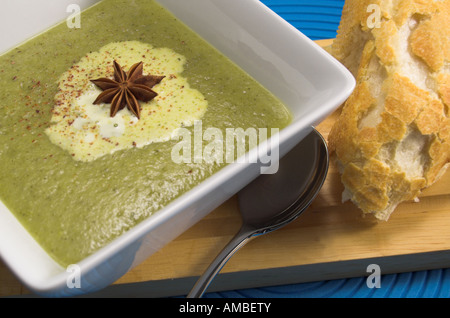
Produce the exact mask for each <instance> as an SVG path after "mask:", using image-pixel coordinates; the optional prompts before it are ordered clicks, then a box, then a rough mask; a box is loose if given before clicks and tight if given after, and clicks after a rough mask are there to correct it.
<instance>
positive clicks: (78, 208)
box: [0, 0, 291, 266]
mask: <svg viewBox="0 0 450 318" xmlns="http://www.w3.org/2000/svg"><path fill="white" fill-rule="evenodd" d="M133 41H135V42H136V43H137V42H139V43H140V44H142V45H149V46H151V47H153V48H155V49H164V50H166V49H167V50H170V52H175V53H176V54H175V55H174V56H177V58H180V59H181V58H182V59H183V65H182V66H183V69H182V72H181V75H182V76H183V78H184V79H185V80H186V83H187V84H188V85H189V87H190V89H192V90H195V92H197V93H198V94H200V95H198V96H202V98H204V100H205V101H206V102H207V107H206V106H205V105H204V106H205V107H204V108H202V111H200V112H199V113H198V114H197V115H196V116H197V117H195V118H197V119H201V123H202V129H203V131H205V130H206V129H207V128H208V127H214V128H217V129H220V130H221V131H223V132H225V131H226V129H227V128H243V129H244V130H245V129H247V128H256V129H259V128H279V129H282V128H283V127H285V126H287V125H288V124H289V123H290V122H291V114H290V113H289V111H288V110H287V109H286V108H285V107H284V106H283V104H282V103H281V102H280V101H279V100H277V99H276V98H275V97H274V96H273V95H271V94H270V93H269V92H268V91H267V90H266V89H264V88H263V87H262V86H261V85H260V84H259V83H257V82H256V81H255V80H254V79H252V78H251V77H250V76H249V75H247V74H246V73H245V72H243V71H242V70H241V69H240V68H238V67H237V66H236V65H234V64H233V63H232V62H231V61H229V60H228V59H227V58H226V57H224V56H223V55H222V54H220V53H219V52H218V51H217V50H215V49H214V48H212V47H211V46H210V45H209V44H207V43H206V42H204V41H203V40H202V39H201V38H200V37H198V36H197V35H196V34H195V33H194V32H192V31H191V30H190V29H189V28H187V27H186V26H185V25H184V24H183V23H181V22H180V21H179V20H177V19H176V18H175V17H174V16H173V15H171V14H170V13H169V12H167V11H166V10H165V9H164V8H162V7H161V6H160V5H159V4H157V3H155V2H154V1H149V0H134V1H129V0H104V1H102V2H100V3H99V4H97V5H95V6H93V7H92V8H90V9H88V10H86V11H84V12H82V13H81V28H69V27H68V25H67V24H66V23H65V22H64V23H61V24H60V25H58V26H56V27H54V28H52V29H50V30H49V31H46V32H45V33H43V34H41V35H39V36H38V37H35V38H33V39H32V40H30V41H28V42H26V43H25V44H23V45H21V46H19V47H17V48H15V49H13V50H11V51H9V52H7V53H6V54H4V55H3V56H1V57H0V83H1V89H0V162H1V169H0V199H1V200H2V202H3V203H4V204H5V205H6V206H7V207H8V208H9V209H10V210H11V211H12V212H13V213H14V214H15V216H16V217H17V218H18V219H19V221H20V222H21V223H22V224H23V225H24V226H25V227H26V228H27V229H28V231H29V232H30V233H31V235H33V237H34V238H35V239H36V240H37V241H38V242H39V243H40V244H41V246H42V247H43V248H44V249H45V250H46V251H47V252H48V253H49V254H50V255H51V256H52V257H53V258H54V259H55V260H56V261H57V262H58V263H60V264H61V265H63V266H66V265H68V264H71V263H76V262H78V261H80V260H81V259H83V258H85V257H86V256H88V255H90V254H91V253H93V252H94V251H96V250H97V249H99V248H101V247H103V246H104V245H105V244H107V243H108V242H110V241H111V240H113V239H114V238H116V237H118V236H119V235H121V234H123V233H124V232H126V231H127V230H129V229H130V228H132V227H133V226H135V225H136V224H138V223H139V222H141V221H142V220H144V219H146V218H148V217H149V216H151V215H152V214H153V213H154V212H156V211H158V210H159V209H161V208H162V207H164V206H166V205H167V204H168V203H169V202H171V201H172V200H174V199H175V198H177V197H179V196H180V195H181V194H183V193H185V192H186V191H188V190H190V189H192V188H193V187H194V186H195V185H197V184H198V183H200V182H201V181H203V180H205V179H206V178H208V177H209V176H211V174H213V173H215V172H217V171H218V170H219V169H221V168H222V167H223V166H224V165H225V164H226V162H225V161H224V162H223V163H220V162H206V161H202V162H195V161H192V162H191V163H179V162H175V161H174V160H173V156H172V151H173V149H174V147H175V146H176V145H177V144H178V143H179V142H180V141H179V140H177V139H176V138H174V139H168V138H163V139H161V140H152V141H151V142H146V143H142V145H140V146H134V147H123V148H121V149H116V151H109V152H108V153H102V155H99V156H96V157H95V158H94V159H93V160H81V159H80V158H82V156H80V157H79V158H78V157H75V156H74V153H73V151H71V150H70V149H69V148H68V147H62V146H61V144H58V141H57V139H58V138H56V139H55V138H52V134H50V133H49V129H51V127H53V125H55V121H54V120H55V118H54V116H55V109H57V108H55V107H56V102H55V100H57V98H58V96H59V95H58V94H59V93H60V92H61V87H60V84H61V83H60V80H61V78H62V76H63V74H66V72H67V71H68V70H70V69H71V67H73V66H74V65H76V64H77V63H80V61H82V60H83V58H86V56H88V55H89V54H92V53H93V52H98V51H100V50H101V49H102V48H104V47H107V46H108V45H110V44H111V43H119V42H127V43H130V42H133ZM115 58H119V57H117V56H112V57H111V61H110V63H112V62H113V59H115ZM136 62H139V61H136ZM130 66H131V65H126V66H125V65H123V67H124V70H125V71H127V70H128V68H129V67H130ZM164 75H166V78H167V75H168V74H164ZM162 83H163V82H161V85H162ZM155 91H158V89H157V86H155ZM160 96H161V95H160ZM200 99H201V98H200ZM188 100H189V99H188ZM98 107H109V105H99V106H98ZM144 107H146V106H143V108H144ZM185 107H186V109H188V110H190V111H189V112H192V108H190V107H192V105H191V104H190V103H187V104H186V105H185ZM124 111H126V110H124ZM158 118H159V120H161V117H158ZM173 118H179V117H176V116H174V117H173ZM172 120H173V119H169V121H172ZM180 123H181V121H180ZM180 123H178V124H180ZM183 125H185V123H183ZM185 126H186V125H185ZM77 127H78V128H80V127H81V128H82V125H78V126H77ZM183 127H184V126H183ZM171 129H173V127H172V128H171ZM186 129H189V130H190V131H193V129H194V128H193V125H192V121H191V122H190V123H189V124H188V125H187V126H186ZM145 133H149V132H148V131H145V130H144V131H143V134H145ZM53 137H54V135H53ZM91 137H92V136H91ZM89 138H90V137H89ZM55 140H56V141H55ZM207 145H208V143H206V142H205V143H204V144H203V146H204V147H206V146H207Z"/></svg>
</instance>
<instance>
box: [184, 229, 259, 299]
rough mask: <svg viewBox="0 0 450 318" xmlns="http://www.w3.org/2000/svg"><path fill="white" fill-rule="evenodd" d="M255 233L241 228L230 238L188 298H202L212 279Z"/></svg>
mask: <svg viewBox="0 0 450 318" xmlns="http://www.w3.org/2000/svg"><path fill="white" fill-rule="evenodd" d="M253 237H254V236H253V233H250V232H249V231H248V230H244V229H243V228H241V229H240V230H239V232H238V233H237V234H236V235H235V236H234V237H233V238H232V239H231V240H230V242H229V243H228V244H227V245H226V246H225V247H224V248H223V250H222V251H221V252H220V253H219V254H218V255H217V256H216V258H215V259H214V260H213V261H212V263H211V264H210V265H209V266H208V268H207V269H206V270H205V272H204V273H203V274H202V276H200V278H199V279H198V280H197V282H196V283H195V285H194V287H193V288H192V290H191V291H190V292H189V294H188V295H187V298H200V297H202V295H203V293H204V292H205V290H206V289H207V288H208V286H209V284H210V283H211V281H212V280H213V279H214V277H215V276H216V275H217V273H219V272H220V270H221V269H222V267H223V266H224V265H225V264H226V262H227V261H228V260H229V259H230V258H231V256H233V254H234V253H236V251H238V250H239V249H240V248H241V247H242V246H244V245H245V244H246V243H248V242H249V241H250V240H251V239H252V238H253Z"/></svg>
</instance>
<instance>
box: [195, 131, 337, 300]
mask: <svg viewBox="0 0 450 318" xmlns="http://www.w3.org/2000/svg"><path fill="white" fill-rule="evenodd" d="M328 165H329V154H328V148H327V145H326V142H325V140H324V139H323V137H322V136H321V135H320V133H319V132H318V131H317V130H315V129H313V130H312V132H311V133H310V134H309V135H308V136H306V137H305V138H304V139H303V140H302V141H301V142H300V143H299V144H298V145H296V146H295V147H294V148H293V149H292V150H291V151H290V152H289V153H288V154H286V155H285V156H284V157H283V158H282V159H281V160H280V162H279V169H278V171H277V172H276V173H275V174H263V175H260V176H259V177H258V178H256V179H255V180H254V181H252V182H251V183H250V184H248V185H247V186H246V187H245V188H243V189H242V190H241V191H240V192H239V193H238V200H239V209H240V212H241V216H242V226H241V228H240V230H239V232H238V233H237V234H236V235H235V236H234V237H233V238H232V239H231V241H230V242H229V243H228V244H227V245H226V246H225V248H224V249H223V250H222V251H221V252H220V253H219V254H218V255H217V257H216V258H215V259H214V261H213V262H212V263H211V265H210V266H209V267H208V268H207V269H206V271H205V272H204V273H203V274H202V276H200V278H199V280H198V281H197V283H196V284H195V285H194V287H193V288H192V290H191V292H190V293H189V294H188V295H187V297H188V298H198V297H201V296H202V295H203V293H204V292H205V290H206V289H207V288H208V286H209V284H210V283H211V281H212V280H213V279H214V277H215V276H216V275H217V273H218V272H219V271H220V270H221V268H222V267H223V266H224V265H225V264H226V262H227V261H228V260H229V259H230V258H231V256H232V255H233V254H234V253H235V252H236V251H237V250H239V249H240V248H241V247H242V246H244V245H245V244H246V243H248V242H249V241H250V240H251V239H253V238H254V237H257V236H259V235H263V234H267V233H269V232H272V231H274V230H277V229H279V228H281V227H283V226H284V225H286V224H288V223H290V222H292V221H293V220H295V219H296V218H297V217H298V216H299V215H300V214H301V213H302V212H303V211H305V210H306V209H307V208H308V207H309V206H310V204H311V203H312V201H313V200H314V199H315V197H316V196H317V194H318V192H319V191H320V189H321V188H322V185H323V182H324V181H325V178H326V176H327V173H328Z"/></svg>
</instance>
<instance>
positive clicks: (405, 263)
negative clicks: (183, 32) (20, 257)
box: [0, 40, 450, 297]
mask: <svg viewBox="0 0 450 318" xmlns="http://www.w3.org/2000/svg"><path fill="white" fill-rule="evenodd" d="M318 42H319V44H320V45H321V46H323V47H325V46H328V45H329V44H330V43H331V41H329V40H324V41H318ZM338 112H339V110H338V111H337V112H336V113H334V114H332V115H331V116H329V117H328V118H327V119H326V120H325V121H324V122H322V123H321V124H320V125H319V126H318V127H316V128H317V129H318V130H319V132H321V133H322V135H323V136H324V137H325V138H327V136H328V133H329V131H330V129H331V126H332V125H333V123H334V121H335V120H336V117H337V115H338ZM342 190H343V187H342V185H341V183H340V179H339V174H338V172H337V169H336V167H335V166H334V164H333V163H331V165H330V169H329V173H328V176H327V179H326V181H325V184H324V186H323V187H322V190H321V192H320V193H319V195H318V197H317V198H316V200H315V201H314V202H313V204H312V205H311V207H310V208H309V209H308V210H307V211H306V212H304V214H303V215H302V216H301V217H300V218H298V219H297V220H296V221H294V222H293V223H291V224H289V225H287V226H286V227H284V228H282V229H280V230H278V231H275V232H272V233H270V234H267V235H265V236H261V237H259V238H257V239H255V240H253V241H251V242H250V243H248V244H247V245H246V246H244V247H243V248H242V249H241V250H240V251H238V252H237V253H236V254H235V255H234V256H233V257H232V258H231V259H230V261H229V262H228V263H227V264H226V265H225V267H224V268H223V269H222V271H221V273H220V274H219V275H218V276H217V277H216V279H215V280H214V281H213V283H212V284H211V286H210V287H209V289H208V291H218V290H229V289H241V288H253V287H260V286H268V285H279V284H291V283H300V282H311V281H318V280H328V279H337V278H347V277H358V276H364V275H368V274H369V273H368V272H367V267H368V265H370V264H377V265H379V266H380V269H381V274H389V273H399V272H408V271H416V270H424V269H436V268H445V267H449V266H450V171H449V172H447V173H446V174H445V175H444V177H443V178H442V179H441V180H440V181H439V182H437V183H436V184H434V185H433V186H432V187H430V188H429V189H426V190H425V191H424V192H423V194H422V196H421V197H420V202H405V203H403V204H401V205H400V206H399V207H398V208H397V210H396V211H395V212H394V213H393V214H392V216H391V218H390V219H389V221H387V222H380V221H376V220H374V219H373V218H371V217H365V218H364V217H362V215H361V213H360V211H359V210H358V209H357V208H356V207H355V206H354V205H353V204H352V203H345V204H343V203H341V193H342ZM240 224H241V218H240V214H239V209H238V204H237V199H236V197H233V198H231V199H230V200H229V201H227V202H225V203H224V204H223V205H221V206H220V207H219V208H217V209H216V210H214V211H213V212H211V213H210V214H209V215H208V216H206V217H205V218H204V219H202V220H201V221H200V222H199V223H197V224H196V225H194V226H193V227H192V228H191V229H189V230H188V231H186V232H185V233H183V234H182V235H180V236H179V237H178V238H177V239H175V240H174V241H172V242H171V243H169V244H168V245H167V246H165V247H164V248H163V249H161V250H160V251H158V252H157V253H155V254H154V255H152V256H151V257H150V258H148V259H147V260H146V261H144V262H143V263H141V264H140V265H138V266H137V267H135V268H134V269H132V270H131V271H130V272H128V273H127V274H126V275H125V276H123V277H122V278H120V279H119V280H118V281H117V282H116V283H115V284H113V285H112V286H110V287H107V288H106V289H104V290H102V291H100V292H98V293H95V294H93V296H111V297H113V296H127V297H133V296H140V297H143V296H144V297H165V296H176V295H185V294H187V293H188V292H189V290H190V289H191V288H192V286H193V284H194V283H195V281H196V279H197V277H198V276H199V275H200V274H201V273H202V272H203V270H204V269H205V268H206V267H207V266H208V265H209V263H210V262H211V261H212V260H213V258H214V257H215V256H216V255H217V253H218V252H219V251H220V250H221V249H222V247H223V246H225V244H226V243H227V242H228V241H229V240H230V239H231V238H232V236H233V235H234V234H235V233H236V232H237V231H238V229H239V227H240ZM24 294H29V291H27V290H26V288H25V287H24V286H23V285H22V284H21V283H20V282H19V281H17V280H16V279H15V278H14V276H13V275H12V274H11V272H10V271H9V270H8V269H7V268H6V267H5V265H4V264H3V263H1V262H0V296H12V295H24Z"/></svg>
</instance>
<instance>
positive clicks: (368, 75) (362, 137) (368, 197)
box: [328, 0, 450, 220]
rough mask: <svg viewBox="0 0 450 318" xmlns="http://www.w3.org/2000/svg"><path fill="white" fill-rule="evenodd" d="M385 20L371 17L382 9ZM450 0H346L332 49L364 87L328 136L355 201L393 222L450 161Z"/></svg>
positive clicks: (347, 190) (365, 210)
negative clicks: (396, 211)
mask: <svg viewBox="0 0 450 318" xmlns="http://www.w3.org/2000/svg"><path fill="white" fill-rule="evenodd" d="M369 5H372V6H371V7H369ZM373 5H376V6H377V7H375V8H377V9H379V11H378V12H379V13H380V15H379V17H380V19H379V24H378V25H376V26H374V25H373V23H371V22H373V21H372V20H371V19H372V18H373V17H374V13H377V11H371V10H368V9H369V8H374V6H373ZM449 18H450V1H448V0H445V1H433V0H347V1H346V3H345V5H344V9H343V14H342V20H341V24H340V27H339V30H338V36H337V38H336V40H335V41H334V43H333V46H332V48H331V52H332V54H333V55H334V56H335V57H336V58H337V59H338V60H339V61H341V62H342V63H343V64H344V65H345V66H347V68H349V70H350V71H351V72H352V73H353V74H354V76H355V78H356V81H357V85H356V88H355V90H354V92H353V94H352V95H351V96H350V97H349V99H348V100H347V102H346V103H345V104H344V106H343V108H342V112H341V115H340V116H339V118H338V120H337V122H336V123H335V125H334V126H333V128H332V130H331V132H330V135H329V139H328V142H329V148H330V153H331V155H332V157H333V158H334V159H335V160H336V161H337V163H338V166H339V168H340V172H341V180H342V183H343V184H344V186H345V191H344V195H343V199H344V200H346V199H350V200H351V201H352V202H354V203H355V204H356V205H357V206H358V207H359V208H360V209H361V210H362V211H363V213H370V214H373V215H374V216H375V217H376V218H378V219H380V220H388V218H389V216H390V215H391V213H392V212H393V211H394V209H395V208H396V207H397V205H398V204H399V203H401V202H403V201H406V200H412V199H415V198H417V196H419V195H420V192H421V191H422V190H423V189H424V188H426V187H429V186H430V185H432V184H433V183H435V182H436V180H437V179H438V178H439V177H440V176H441V175H442V174H443V171H444V170H445V168H446V167H447V165H448V163H449V162H450V118H449V115H450V95H449V94H450V86H449V85H450V74H449V70H450V56H449V55H450V24H449V21H450V20H449Z"/></svg>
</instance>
